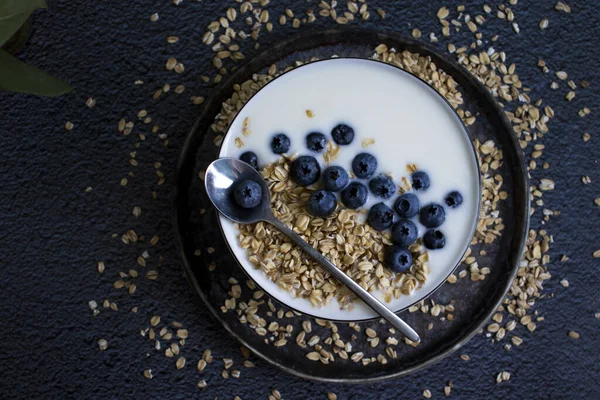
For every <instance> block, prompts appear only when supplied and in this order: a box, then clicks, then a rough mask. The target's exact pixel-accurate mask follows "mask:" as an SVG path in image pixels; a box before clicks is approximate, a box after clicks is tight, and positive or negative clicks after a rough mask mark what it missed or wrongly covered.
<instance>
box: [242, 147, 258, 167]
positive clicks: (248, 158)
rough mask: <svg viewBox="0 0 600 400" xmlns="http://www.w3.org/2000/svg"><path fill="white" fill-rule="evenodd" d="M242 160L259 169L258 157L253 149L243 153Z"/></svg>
mask: <svg viewBox="0 0 600 400" xmlns="http://www.w3.org/2000/svg"><path fill="white" fill-rule="evenodd" d="M240 160H242V161H243V162H245V163H246V164H248V165H250V166H251V167H252V168H254V169H258V157H257V156H256V153H254V152H253V151H247V152H245V153H242V155H241V156H240Z"/></svg>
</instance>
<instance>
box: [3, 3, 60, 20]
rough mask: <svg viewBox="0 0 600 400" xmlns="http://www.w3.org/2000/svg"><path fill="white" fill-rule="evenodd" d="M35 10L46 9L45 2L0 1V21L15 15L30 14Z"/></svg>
mask: <svg viewBox="0 0 600 400" xmlns="http://www.w3.org/2000/svg"><path fill="white" fill-rule="evenodd" d="M36 8H48V5H47V4H46V1H45V0H1V1H0V20H3V19H7V18H11V17H14V16H15V15H17V14H24V13H29V14H31V12H32V11H33V10H35V9H36Z"/></svg>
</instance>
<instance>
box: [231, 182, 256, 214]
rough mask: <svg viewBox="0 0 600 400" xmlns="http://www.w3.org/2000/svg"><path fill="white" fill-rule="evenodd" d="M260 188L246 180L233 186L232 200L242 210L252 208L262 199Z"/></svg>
mask: <svg viewBox="0 0 600 400" xmlns="http://www.w3.org/2000/svg"><path fill="white" fill-rule="evenodd" d="M262 195H263V193H262V188H261V187H260V185H259V184H258V183H256V182H255V181H253V180H250V179H246V180H244V181H241V182H237V183H236V184H235V185H234V186H233V199H234V200H235V202H236V203H237V205H238V206H240V207H242V208H254V207H256V206H257V205H259V204H260V200H261V199H262Z"/></svg>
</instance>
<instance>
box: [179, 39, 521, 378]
mask: <svg viewBox="0 0 600 400" xmlns="http://www.w3.org/2000/svg"><path fill="white" fill-rule="evenodd" d="M323 37H324V38H326V40H324V39H323ZM314 38H318V39H320V46H327V45H329V46H331V45H334V44H335V43H340V42H342V40H345V41H347V42H350V41H351V40H352V39H354V40H356V41H357V42H360V43H362V44H365V42H366V41H368V42H369V45H371V46H376V45H377V44H378V43H385V42H387V43H389V42H391V41H393V42H395V43H396V44H397V45H401V47H402V50H405V49H406V50H409V51H413V52H417V53H419V54H421V55H425V56H428V57H431V58H432V60H433V61H434V63H435V62H436V61H437V62H438V63H439V62H441V63H443V64H445V67H444V70H445V71H446V72H447V73H448V74H450V75H451V76H452V77H453V78H454V79H456V75H459V76H460V80H462V81H464V82H465V83H466V84H468V85H470V86H471V87H472V88H473V89H474V90H475V91H476V92H477V94H478V95H480V96H482V97H483V99H484V100H485V101H486V102H488V103H489V104H490V106H491V112H493V114H494V116H495V117H496V118H497V119H498V120H499V122H500V123H501V124H502V125H503V126H504V128H505V129H506V130H507V131H509V132H510V133H512V134H510V135H508V138H507V140H508V143H509V144H510V146H511V147H512V148H513V149H514V150H515V152H514V157H515V165H514V168H515V169H517V170H518V171H517V172H519V173H518V174H516V176H513V179H515V180H516V184H517V185H519V186H521V189H522V193H521V194H520V196H519V194H518V193H517V194H516V195H515V194H513V196H514V198H515V201H514V203H516V204H518V205H521V206H522V210H521V214H522V216H523V223H522V224H520V227H516V228H515V238H514V239H513V240H511V241H510V244H509V249H507V250H511V249H512V250H513V251H512V252H511V253H512V254H511V255H508V256H507V262H508V263H509V264H510V266H511V270H510V274H508V276H507V277H506V282H505V283H504V285H503V286H501V287H500V288H499V289H500V290H497V291H495V292H494V296H493V301H492V303H491V305H490V307H489V308H488V310H487V311H486V312H484V313H483V314H479V315H478V316H477V319H476V320H475V321H474V322H473V323H472V324H471V325H470V326H469V327H468V329H467V330H466V332H465V333H464V334H459V335H456V336H455V337H454V338H452V342H453V344H452V345H451V346H447V347H445V348H442V349H440V350H438V351H436V352H434V353H433V354H432V355H431V356H430V357H428V358H426V359H424V360H423V361H420V362H418V363H416V364H414V365H411V366H408V367H405V368H402V369H400V370H398V371H395V372H392V373H388V374H384V375H378V376H374V377H367V378H329V377H320V376H313V375H311V374H307V373H304V372H302V371H298V370H296V369H294V368H292V367H289V366H286V365H284V364H282V363H281V362H279V361H277V360H275V359H273V358H272V357H270V356H269V355H268V354H266V353H264V352H263V351H261V350H259V349H257V348H256V347H255V346H254V345H252V344H251V343H250V342H249V341H248V340H246V339H245V338H244V337H242V336H241V335H239V334H238V333H237V332H236V331H235V329H233V328H232V327H231V326H230V324H229V323H228V322H226V321H225V320H223V319H222V318H221V315H220V312H219V310H217V309H216V308H215V307H214V306H213V305H212V304H211V303H210V301H209V299H208V298H207V295H206V294H205V293H204V291H203V290H202V288H201V287H200V284H199V282H198V280H197V278H196V276H195V274H194V272H193V270H192V266H191V263H190V260H189V259H188V257H187V254H186V247H185V245H184V242H183V237H182V235H181V234H180V229H181V226H180V225H181V224H180V223H179V220H180V218H181V217H182V213H181V212H180V210H179V207H178V206H179V203H180V202H181V201H182V197H183V195H182V192H183V191H182V190H181V189H180V188H179V186H180V184H181V183H182V182H181V181H182V180H183V179H184V178H186V176H187V174H186V173H185V172H184V171H185V167H186V164H187V162H188V157H189V153H190V148H191V147H192V146H193V145H194V142H195V136H196V134H197V132H198V129H199V128H200V125H201V123H202V122H203V121H204V120H205V119H207V118H209V117H211V115H209V114H213V109H214V108H216V107H218V106H219V105H220V104H214V103H215V102H216V98H218V96H217V94H218V93H219V91H220V90H222V89H223V88H228V89H231V88H232V87H233V84H234V83H235V82H236V81H238V80H240V79H239V77H238V75H240V71H244V69H245V68H249V67H250V66H252V65H254V64H258V62H259V61H260V62H263V59H264V58H266V57H267V55H266V54H267V53H268V52H269V50H272V51H276V52H279V51H278V49H279V48H282V47H283V48H285V47H286V46H289V45H291V44H293V43H294V42H296V41H305V42H306V43H309V42H310V40H311V39H314ZM365 39H366V40H365ZM310 48H314V45H311V46H308V45H307V46H300V49H298V51H305V50H308V49H310ZM258 60H259V61H258ZM459 83H460V82H459ZM212 117H214V115H212ZM173 191H174V193H173V210H172V217H173V218H172V222H173V228H174V231H175V244H176V246H177V248H178V249H179V252H180V255H181V258H182V260H183V269H184V273H185V276H186V278H187V279H188V282H189V283H190V285H191V286H192V287H193V289H194V290H195V292H196V293H197V294H198V295H199V296H200V298H201V299H202V301H203V302H204V305H205V306H206V307H207V308H208V310H209V311H210V313H211V314H212V315H213V317H214V318H215V319H216V320H217V321H219V322H221V324H222V326H223V327H224V328H225V330H226V331H227V332H229V334H230V335H232V336H233V337H234V338H236V339H237V340H238V341H239V342H240V343H241V344H242V345H244V346H245V347H246V348H248V349H249V350H251V351H252V352H253V353H254V354H256V355H257V356H258V357H259V358H261V359H263V360H264V361H266V362H268V363H269V364H272V365H274V366H276V367H278V368H280V369H281V370H283V371H285V372H287V373H289V374H291V375H295V376H297V377H300V378H303V379H307V380H313V381H318V382H326V383H346V384H364V383H375V382H382V381H385V380H389V379H393V378H399V377H403V376H407V375H409V374H411V373H414V372H417V371H420V370H422V369H424V368H426V367H428V366H430V365H432V364H435V363H436V362H438V361H440V360H442V359H444V358H445V357H447V356H449V355H450V354H452V353H454V352H455V351H457V350H458V349H460V348H461V347H462V346H463V345H464V344H466V343H467V342H468V341H469V340H470V339H471V338H472V337H473V336H475V335H476V334H477V332H478V331H479V330H481V329H482V328H483V327H484V326H485V324H486V323H487V321H488V320H490V318H491V317H492V315H493V314H494V313H495V312H496V310H497V308H498V306H500V305H501V304H502V301H503V300H504V298H505V296H506V293H507V292H508V291H509V289H510V287H511V285H512V282H513V280H514V278H515V277H516V275H517V272H518V266H519V261H520V259H521V257H522V254H523V251H524V248H525V245H526V240H527V232H528V231H529V222H530V221H529V212H530V203H529V180H528V178H527V171H526V168H525V161H524V155H523V152H522V151H521V150H520V147H519V143H518V140H517V138H516V135H514V131H513V128H512V125H511V124H510V122H509V120H508V117H507V116H506V114H505V113H504V111H503V110H502V109H501V108H500V106H499V105H498V103H497V102H496V100H495V99H494V97H493V96H492V94H491V93H490V92H489V91H488V90H487V89H486V88H485V87H483V85H482V84H481V83H480V82H479V81H478V80H477V78H475V77H474V76H473V75H472V74H471V73H470V72H469V71H467V70H466V69H465V68H464V67H463V66H462V65H460V64H458V63H457V62H456V61H455V60H454V59H451V58H450V57H449V56H448V55H446V54H444V53H442V52H440V51H439V50H438V49H437V48H435V47H433V46H432V45H431V44H429V43H425V42H422V41H417V40H415V39H414V38H412V37H410V36H406V35H403V34H400V33H397V32H393V31H389V30H384V29H381V30H375V29H367V28H363V27H334V28H325V29H315V30H311V31H306V32H302V33H298V34H295V35H293V36H289V37H287V38H284V39H283V40H281V41H278V42H274V43H272V44H270V45H269V46H268V48H267V49H266V50H264V51H263V52H262V53H260V54H259V55H257V56H256V57H254V58H253V59H251V60H249V61H247V62H246V63H245V64H244V65H243V66H242V67H240V68H238V70H237V72H236V73H234V74H232V75H231V76H229V78H228V79H227V80H225V81H224V82H223V83H222V84H221V86H219V87H217V88H215V89H213V92H212V94H211V96H210V97H209V98H208V99H207V101H206V103H205V105H204V108H203V109H202V111H201V112H200V115H199V116H198V118H197V119H196V121H195V122H194V124H193V125H192V128H191V130H190V132H189V134H188V135H187V137H186V139H185V142H184V144H183V146H182V148H181V152H180V155H179V158H178V160H177V167H176V184H175V186H174V189H173ZM186 192H187V191H186Z"/></svg>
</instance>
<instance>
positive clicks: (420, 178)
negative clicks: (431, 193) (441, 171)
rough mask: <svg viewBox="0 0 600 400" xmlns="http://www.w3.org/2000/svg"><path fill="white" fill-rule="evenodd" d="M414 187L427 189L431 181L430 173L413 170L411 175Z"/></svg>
mask: <svg viewBox="0 0 600 400" xmlns="http://www.w3.org/2000/svg"><path fill="white" fill-rule="evenodd" d="M411 178H412V187H413V188H414V189H415V190H427V189H428V188H429V185H430V184H431V182H430V181H429V175H427V173H425V172H423V171H417V172H413V173H412V175H411Z"/></svg>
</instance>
